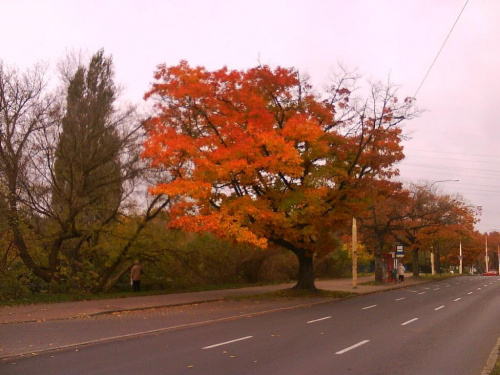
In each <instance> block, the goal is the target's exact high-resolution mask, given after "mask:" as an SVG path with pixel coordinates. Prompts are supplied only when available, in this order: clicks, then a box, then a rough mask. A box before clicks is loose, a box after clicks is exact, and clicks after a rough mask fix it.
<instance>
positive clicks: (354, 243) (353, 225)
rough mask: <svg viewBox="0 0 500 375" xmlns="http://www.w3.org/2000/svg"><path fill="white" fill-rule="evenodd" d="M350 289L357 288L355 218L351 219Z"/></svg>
mask: <svg viewBox="0 0 500 375" xmlns="http://www.w3.org/2000/svg"><path fill="white" fill-rule="evenodd" d="M352 287H353V288H354V289H356V288H357V287H358V228H357V227H356V218H355V217H353V218H352Z"/></svg>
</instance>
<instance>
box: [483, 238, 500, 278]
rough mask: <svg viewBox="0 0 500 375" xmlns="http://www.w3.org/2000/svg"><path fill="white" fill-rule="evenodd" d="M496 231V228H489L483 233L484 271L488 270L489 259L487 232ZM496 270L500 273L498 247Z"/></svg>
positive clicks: (499, 252)
mask: <svg viewBox="0 0 500 375" xmlns="http://www.w3.org/2000/svg"><path fill="white" fill-rule="evenodd" d="M496 231H498V229H496V228H495V229H489V230H487V231H486V232H485V233H484V262H485V264H486V272H488V271H489V267H488V260H489V257H488V233H489V232H496ZM499 246H500V245H499ZM498 271H499V273H500V248H499V249H498Z"/></svg>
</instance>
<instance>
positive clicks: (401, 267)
mask: <svg viewBox="0 0 500 375" xmlns="http://www.w3.org/2000/svg"><path fill="white" fill-rule="evenodd" d="M398 281H399V282H400V283H402V282H403V281H405V266H404V265H403V263H400V264H399V266H398Z"/></svg>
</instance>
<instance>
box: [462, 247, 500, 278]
mask: <svg viewBox="0 0 500 375" xmlns="http://www.w3.org/2000/svg"><path fill="white" fill-rule="evenodd" d="M459 259H460V267H459V271H458V272H459V273H460V274H462V241H460V255H459ZM499 267H500V266H499Z"/></svg>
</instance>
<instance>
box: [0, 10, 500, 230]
mask: <svg viewBox="0 0 500 375" xmlns="http://www.w3.org/2000/svg"><path fill="white" fill-rule="evenodd" d="M465 4H466V0H302V1H299V0H283V1H280V0H242V1H240V0H181V1H176V0H161V1H160V0H116V1H111V0H85V1H84V0H81V1H77V0H54V1H49V0H0V14H1V15H2V17H1V18H2V20H1V22H0V35H2V43H1V44H0V59H2V60H3V61H4V63H7V64H9V65H16V66H18V67H19V68H22V69H23V68H25V67H28V66H31V65H33V64H34V63H36V62H38V61H41V60H42V61H46V62H48V63H50V64H52V66H55V64H56V63H57V61H58V60H59V59H61V58H62V57H63V56H64V55H65V54H66V53H67V52H68V51H79V50H83V51H87V52H88V53H89V54H92V53H94V52H96V51H97V50H98V49H100V48H104V49H105V52H106V54H108V55H109V54H110V55H112V56H113V59H114V63H115V69H116V76H117V81H118V82H119V83H121V84H122V85H124V86H125V95H126V97H127V98H128V100H130V101H132V102H135V103H138V102H140V101H141V100H142V96H143V94H144V93H145V92H146V91H147V90H148V87H149V83H150V82H151V81H152V75H153V71H154V70H155V67H156V66H157V65H158V64H160V63H166V64H170V65H173V64H177V63H178V62H179V61H180V60H181V59H185V60H187V61H188V62H189V63H190V64H191V65H203V66H205V67H207V68H208V69H218V68H221V67H222V66H224V65H226V66H228V67H229V68H233V69H246V68H250V67H253V66H255V65H257V64H258V63H259V62H260V63H263V64H270V65H272V66H276V65H281V66H285V67H295V68H297V69H299V70H300V71H301V72H303V73H308V74H309V75H310V76H311V78H312V81H313V83H314V85H315V86H317V87H318V88H321V86H322V85H323V84H325V83H327V82H328V76H329V74H330V73H331V71H332V69H333V68H335V66H336V65H337V63H338V62H342V63H343V64H345V65H347V66H349V67H351V68H358V70H359V72H360V73H362V74H363V76H364V77H366V78H367V79H369V80H372V81H376V80H382V81H387V79H388V77H390V80H391V81H392V82H394V83H396V84H398V85H400V86H401V88H400V96H401V97H402V98H404V97H406V96H413V95H414V94H415V93H416V91H417V89H418V87H419V86H420V84H421V83H422V80H423V79H424V76H425V75H426V73H427V71H428V69H429V68H430V66H431V64H432V62H433V60H434V58H435V57H436V55H437V53H438V51H439V49H440V48H441V46H442V44H443V42H444V41H445V39H446V37H447V35H448V33H449V32H450V30H451V28H452V26H453V24H454V23H455V21H456V20H457V17H458V16H459V14H460V12H461V11H462V9H463V7H464V5H465ZM499 20H500V1H499V0H469V1H468V3H467V5H466V7H465V9H464V11H463V13H462V15H461V17H460V19H459V20H458V22H457V24H456V26H455V29H454V30H453V32H452V34H451V36H450V37H449V39H448V41H447V43H446V45H445V46H444V49H443V50H442V52H441V54H440V56H439V58H438V59H437V61H436V63H435V65H434V67H433V68H432V70H431V72H430V74H429V75H428V77H427V79H426V80H425V82H424V83H423V85H422V87H421V89H420V91H419V93H418V95H417V103H418V105H419V107H420V108H421V109H425V112H424V113H423V114H422V116H421V117H420V118H418V119H416V120H412V121H411V122H408V123H407V124H406V125H405V126H406V132H407V133H411V139H410V140H408V141H406V142H405V143H404V145H405V154H406V155H407V157H406V160H405V161H404V162H403V163H402V165H401V167H400V168H401V179H402V180H404V181H405V182H410V181H414V182H422V183H427V184H434V185H433V186H434V187H435V188H437V189H438V191H439V192H441V193H449V194H455V193H458V194H461V195H462V196H463V197H464V198H465V200H466V201H467V202H468V203H469V204H471V205H473V206H482V215H481V222H480V223H479V224H478V225H477V228H478V229H479V230H480V231H481V232H484V231H489V230H492V229H499V228H500V135H499V130H497V129H499V126H498V125H497V124H498V121H499V119H498V117H497V116H498V114H499V108H500V21H499ZM457 179H458V180H459V181H454V182H451V181H447V182H446V181H444V182H442V181H443V180H457ZM440 181H441V182H440Z"/></svg>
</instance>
